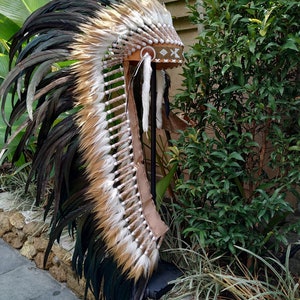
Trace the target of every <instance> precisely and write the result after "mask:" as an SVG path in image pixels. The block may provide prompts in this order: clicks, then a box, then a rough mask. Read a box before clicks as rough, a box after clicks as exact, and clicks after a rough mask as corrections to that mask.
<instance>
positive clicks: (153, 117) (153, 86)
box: [151, 63, 156, 202]
mask: <svg viewBox="0 0 300 300" xmlns="http://www.w3.org/2000/svg"><path fill="white" fill-rule="evenodd" d="M151 67H152V76H151V194H152V197H153V200H154V202H155V201H156V64H155V63H151Z"/></svg>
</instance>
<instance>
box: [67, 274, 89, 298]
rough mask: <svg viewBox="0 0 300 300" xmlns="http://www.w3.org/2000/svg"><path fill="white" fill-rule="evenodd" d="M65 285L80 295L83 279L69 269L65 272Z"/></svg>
mask: <svg viewBox="0 0 300 300" xmlns="http://www.w3.org/2000/svg"><path fill="white" fill-rule="evenodd" d="M67 286H68V287H69V288H70V289H71V290H72V291H74V292H75V293H76V294H78V295H82V293H83V291H84V290H85V281H84V280H83V279H82V278H81V279H79V278H78V276H76V274H75V272H74V271H72V270H69V271H68V272H67Z"/></svg>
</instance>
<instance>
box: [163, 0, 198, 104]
mask: <svg viewBox="0 0 300 300" xmlns="http://www.w3.org/2000/svg"><path fill="white" fill-rule="evenodd" d="M160 2H161V3H164V4H165V5H166V8H167V9H168V10H169V11H170V13H171V15H172V18H173V24H174V27H175V29H176V31H177V33H178V34H179V36H180V38H181V40H182V42H183V43H184V45H185V48H184V50H185V51H187V50H188V49H189V47H190V46H192V45H193V44H194V42H195V38H196V37H197V35H198V27H197V26H196V25H193V24H192V23H191V22H190V21H189V16H188V15H189V10H188V8H187V7H186V1H185V0H160ZM195 2H196V0H193V1H190V4H193V3H195ZM168 73H169V74H170V76H171V91H170V96H171V99H172V98H173V97H174V95H175V94H176V93H177V92H178V89H180V87H181V82H182V79H183V78H182V76H181V75H180V74H181V73H182V68H181V67H179V68H174V69H171V70H168Z"/></svg>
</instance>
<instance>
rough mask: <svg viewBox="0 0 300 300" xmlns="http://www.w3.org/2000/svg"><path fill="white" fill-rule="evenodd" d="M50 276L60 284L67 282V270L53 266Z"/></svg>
mask: <svg viewBox="0 0 300 300" xmlns="http://www.w3.org/2000/svg"><path fill="white" fill-rule="evenodd" d="M49 272H50V274H51V275H52V276H53V277H54V278H55V279H56V280H57V281H59V282H66V281H67V274H66V272H65V270H64V269H63V268H62V267H60V266H52V267H51V268H50V269H49Z"/></svg>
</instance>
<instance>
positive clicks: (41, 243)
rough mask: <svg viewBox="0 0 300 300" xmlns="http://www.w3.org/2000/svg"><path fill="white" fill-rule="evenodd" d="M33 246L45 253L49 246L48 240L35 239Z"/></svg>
mask: <svg viewBox="0 0 300 300" xmlns="http://www.w3.org/2000/svg"><path fill="white" fill-rule="evenodd" d="M33 244H34V247H35V249H36V250H37V251H41V252H45V251H46V249H47V246H48V240H47V239H45V238H43V237H34V238H33Z"/></svg>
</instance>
